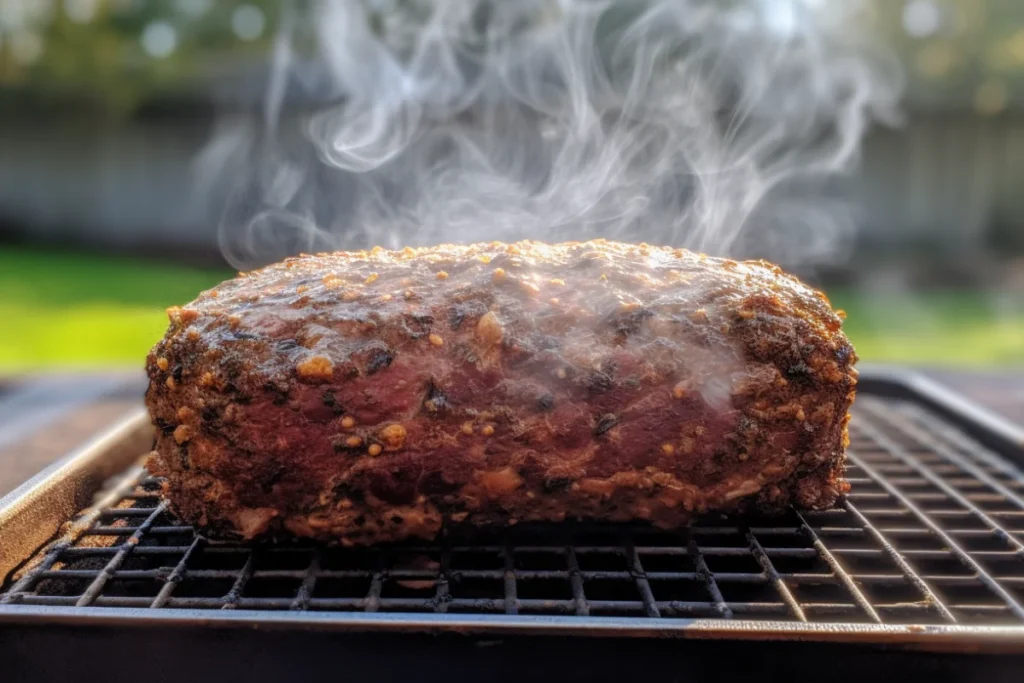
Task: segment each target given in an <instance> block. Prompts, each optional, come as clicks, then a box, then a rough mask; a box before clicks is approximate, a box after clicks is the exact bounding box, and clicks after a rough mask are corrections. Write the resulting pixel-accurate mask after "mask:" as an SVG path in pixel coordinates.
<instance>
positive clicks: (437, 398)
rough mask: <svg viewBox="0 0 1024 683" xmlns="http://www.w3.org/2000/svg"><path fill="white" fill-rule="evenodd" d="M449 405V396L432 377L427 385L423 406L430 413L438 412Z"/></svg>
mask: <svg viewBox="0 0 1024 683" xmlns="http://www.w3.org/2000/svg"><path fill="white" fill-rule="evenodd" d="M448 407H449V406H448V397H447V396H446V395H445V393H444V392H443V391H442V390H441V389H440V388H439V387H438V386H437V385H436V384H434V380H433V379H431V380H430V383H429V384H428V385H427V394H426V396H424V398H423V408H424V409H425V410H426V411H427V412H428V413H436V412H438V411H442V410H445V409H447V408H448Z"/></svg>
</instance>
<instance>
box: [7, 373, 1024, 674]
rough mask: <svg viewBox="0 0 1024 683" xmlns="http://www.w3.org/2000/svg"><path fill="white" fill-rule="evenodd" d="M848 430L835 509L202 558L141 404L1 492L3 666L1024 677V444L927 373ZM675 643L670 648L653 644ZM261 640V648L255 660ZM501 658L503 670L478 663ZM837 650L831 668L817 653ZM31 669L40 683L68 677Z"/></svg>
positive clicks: (877, 387) (881, 382) (870, 390)
mask: <svg viewBox="0 0 1024 683" xmlns="http://www.w3.org/2000/svg"><path fill="white" fill-rule="evenodd" d="M851 437H852V445H851V449H850V464H851V467H850V472H849V476H850V478H851V480H852V481H853V484H854V489H853V492H852V494H851V496H850V497H849V499H848V500H847V501H846V502H845V504H844V505H843V507H841V508H839V509H836V510H831V511H825V512H820V513H802V514H800V513H797V512H790V513H789V514H787V515H786V516H784V517H778V518H772V519H752V518H746V519H724V518H719V519H714V520H705V521H702V522H701V523H700V524H696V525H694V526H693V527H691V528H690V529H688V530H686V531H684V532H680V533H677V534H669V533H667V532H662V531H655V530H652V529H650V528H645V527H620V526H597V525H591V526H562V527H558V528H552V527H540V528H515V529H512V530H509V531H508V532H503V533H499V534H494V533H491V534H486V535H485V534H482V535H480V536H478V537H475V538H447V539H444V540H443V541H441V542H439V543H437V544H430V545H419V546H410V545H404V546H395V547H391V548H387V549H381V550H373V551H351V550H343V549H332V548H323V547H313V546H304V545H294V546H291V545H285V546H274V547H259V546H258V547H255V548H250V547H245V546H231V545H228V546H224V545H218V546H211V545H209V544H207V543H206V542H204V541H203V540H202V539H199V538H198V537H196V536H195V534H194V533H193V532H192V530H191V529H190V528H188V527H185V526H181V525H180V524H179V523H178V522H177V521H176V520H174V519H173V518H172V517H170V516H169V514H168V513H167V512H166V511H165V509H164V508H163V506H162V504H161V503H160V502H159V499H158V497H157V496H156V495H155V494H154V491H155V484H156V482H155V481H154V480H152V479H150V478H148V476H147V475H146V474H145V472H144V471H143V470H142V469H141V466H140V465H139V464H138V461H139V456H140V454H141V453H143V452H145V451H146V450H148V448H149V446H150V442H151V439H152V433H151V428H150V425H149V422H148V418H147V416H146V415H145V413H144V412H143V411H140V412H139V413H137V414H135V415H133V416H131V417H130V418H129V419H127V420H126V421H125V422H124V423H122V424H121V425H119V426H117V427H116V428H115V429H113V430H112V431H111V432H110V433H108V434H107V435H106V436H104V437H102V438H100V439H98V440H96V441H95V442H93V443H92V444H89V445H88V446H86V447H84V448H82V449H81V450H79V451H78V452H76V453H74V454H72V455H70V456H68V457H67V458H66V459H64V460H63V461H61V462H59V463H57V464H55V465H54V466H53V467H51V468H50V469H48V470H47V471H44V472H42V473H40V474H39V475H38V476H37V477H35V478H34V479H33V480H31V481H29V482H26V484H24V485H23V486H22V487H20V488H19V489H18V490H16V491H14V492H13V493H12V494H10V495H9V496H7V497H5V498H3V499H0V577H6V579H7V581H6V583H5V585H4V588H2V589H0V661H4V657H6V655H5V653H4V652H3V650H4V647H3V644H4V642H5V640H4V635H5V633H14V634H17V639H18V640H19V641H22V642H23V644H24V645H25V647H28V648H29V650H31V649H32V648H48V647H60V648H62V649H63V650H64V651H68V648H69V647H71V648H72V649H75V648H79V649H82V656H83V657H85V658H86V659H88V658H89V654H88V650H89V647H93V645H87V643H91V642H92V643H94V645H95V642H94V641H97V639H99V640H98V641H97V642H100V643H103V642H108V641H107V640H104V639H105V638H109V637H110V634H112V633H116V634H117V636H116V639H117V642H119V643H131V644H132V647H134V648H140V649H142V650H144V651H145V650H147V649H149V650H152V649H153V647H154V646H155V645H156V644H158V643H159V644H161V647H160V648H159V652H160V653H162V655H163V656H166V655H167V652H168V643H170V644H171V645H173V647H171V648H170V651H177V650H181V651H183V652H187V653H188V656H206V657H207V658H209V659H210V660H211V661H213V660H215V661H219V662H228V661H234V662H235V663H236V664H237V662H238V661H240V660H239V657H241V658H242V659H244V660H245V661H247V662H251V663H253V662H260V661H261V662H263V664H262V665H260V666H258V667H257V669H258V670H253V671H252V672H251V674H252V676H255V678H256V679H261V678H260V675H268V674H269V672H272V671H275V668H274V667H275V662H277V660H276V659H274V658H273V657H272V656H271V654H270V653H273V652H274V651H275V647H280V646H282V644H283V643H289V645H288V647H290V648H291V649H292V650H294V651H295V652H302V653H303V654H302V657H301V662H302V663H303V664H302V667H303V668H304V670H305V671H308V672H313V673H316V672H319V671H321V669H322V668H323V667H329V666H330V663H329V661H328V660H325V659H324V657H325V656H326V655H327V653H330V652H340V651H344V652H345V655H346V657H347V658H348V661H349V662H350V664H351V665H352V666H357V665H358V664H359V663H360V662H362V663H364V664H366V666H370V667H371V668H370V669H368V671H374V672H376V673H380V672H381V671H384V670H386V669H387V666H384V665H383V664H382V662H381V656H382V654H381V653H383V652H385V651H390V650H387V648H400V649H401V651H402V652H406V653H408V652H413V651H419V649H420V648H426V651H428V652H427V653H426V654H424V653H422V652H421V653H420V654H418V655H415V656H414V657H412V659H414V660H416V659H417V658H418V660H419V661H420V664H419V665H414V664H412V663H409V662H405V663H403V661H402V660H403V659H405V656H404V655H403V657H399V658H398V659H397V660H395V661H393V662H391V663H390V664H389V666H391V667H393V668H394V671H395V673H396V675H397V673H399V672H403V671H406V670H407V669H405V668H403V667H407V666H408V667H412V668H411V669H409V670H412V671H416V672H417V673H418V674H419V675H421V677H422V676H423V675H426V674H424V672H423V670H422V668H421V667H422V665H423V663H425V662H427V661H433V660H434V659H435V658H436V656H437V653H438V652H442V651H444V652H447V651H449V650H450V652H451V656H457V657H459V658H460V664H459V666H458V667H455V668H454V669H450V670H449V671H447V673H445V672H444V671H441V672H440V673H439V676H440V677H442V678H444V679H445V680H452V679H453V678H458V677H459V676H460V675H462V674H466V673H467V672H469V671H471V670H472V671H474V672H477V673H479V671H481V670H483V669H474V668H472V667H475V666H480V667H485V666H490V665H491V664H493V661H494V659H495V657H498V658H499V659H500V658H502V657H514V658H516V659H517V661H516V669H515V674H514V675H513V678H515V679H516V680H519V679H521V678H523V677H527V678H529V677H537V676H544V675H547V674H552V675H553V674H554V673H555V672H559V671H561V674H559V675H562V674H566V675H568V674H571V673H573V672H575V673H579V672H581V671H584V670H588V671H591V672H593V673H595V674H610V672H612V671H614V670H615V667H616V664H615V658H614V657H612V659H611V660H609V659H608V658H609V657H610V656H611V653H613V652H614V653H627V652H634V651H635V652H636V653H637V656H643V657H645V658H647V659H648V660H650V662H651V666H652V667H655V668H657V666H658V665H657V664H656V662H659V661H662V660H664V657H665V656H670V657H669V659H667V660H664V661H665V663H666V666H668V665H670V664H671V663H672V662H678V658H679V657H682V656H685V657H686V658H687V662H688V664H687V666H689V667H691V669H692V671H693V672H697V671H699V670H703V669H701V667H704V666H712V664H713V666H714V667H715V668H713V669H711V670H709V671H714V672H718V673H721V672H722V671H724V670H726V669H729V670H735V671H739V670H740V669H742V668H743V667H745V666H752V665H751V664H750V660H749V659H747V658H740V659H736V658H735V657H730V655H729V654H728V653H729V652H732V651H733V650H734V649H735V648H736V647H742V648H743V652H744V653H751V654H753V653H756V652H762V653H764V656H772V657H776V656H779V655H781V654H783V653H785V652H792V653H793V656H794V657H795V658H798V659H799V662H800V663H799V666H798V667H797V668H800V667H805V668H806V672H807V674H808V675H813V673H814V672H815V671H820V668H819V669H816V668H815V666H817V665H815V664H814V662H816V661H819V659H820V658H825V659H820V667H823V668H827V669H829V670H830V673H829V677H830V678H832V679H834V680H835V679H844V680H845V678H844V676H847V675H849V676H854V675H859V676H860V677H861V678H863V675H867V673H866V672H868V671H869V670H871V669H872V668H873V667H875V666H876V665H877V664H878V663H879V662H880V661H882V660H883V659H884V660H885V661H886V662H888V666H889V671H890V673H894V672H897V671H900V670H901V667H907V671H916V672H922V671H926V670H930V669H929V667H933V666H934V665H935V664H936V662H942V663H943V664H942V668H941V670H939V671H932V677H933V680H935V677H936V676H938V677H939V678H940V679H941V677H942V675H944V673H943V672H945V673H946V674H948V673H950V672H955V671H959V670H960V669H958V668H957V667H958V666H960V667H966V668H963V670H964V671H973V672H975V673H979V672H982V671H984V672H986V675H987V676H988V679H987V680H990V681H991V680H999V677H1000V675H1001V672H1003V671H1006V670H1008V669H1006V668H1005V666H1004V665H1005V664H1006V661H1008V660H1006V659H1005V658H999V657H997V658H996V659H997V660H998V661H999V662H1000V664H999V666H996V668H992V666H994V665H993V664H992V661H990V660H991V658H985V659H984V662H986V663H984V664H983V663H982V659H979V658H978V657H977V655H978V654H982V653H985V654H988V655H1004V656H1005V655H1008V656H1010V659H1013V660H1014V661H1015V666H1016V665H1020V664H1024V659H1017V657H1020V656H1024V543H1022V541H1024V474H1022V472H1021V469H1019V466H1020V465H1022V464H1024V432H1022V431H1021V430H1020V429H1019V428H1017V427H1016V426H1014V425H1012V424H1010V423H1008V422H1007V421H1005V420H1002V419H1000V418H998V417H997V416H994V415H992V414H991V413H988V412H986V411H984V410H982V409H980V408H978V407H976V406H974V405H973V404H971V403H969V402H967V401H965V400H964V399H962V398H960V397H958V396H957V395H955V394H953V393H951V392H949V391H948V390H947V389H945V388H944V387H942V386H940V385H936V384H935V383H933V382H931V381H929V380H927V379H925V378H923V377H920V376H917V375H914V374H907V373H894V372H891V371H880V370H875V369H870V368H869V369H867V370H864V371H862V373H861V383H860V393H859V396H858V401H857V405H856V406H855V414H854V420H853V422H852V423H851ZM115 475H116V476H115ZM111 477H113V478H112V479H111ZM104 482H107V486H106V487H105V488H102V485H103V483H104ZM101 488H102V490H101ZM98 491H99V492H100V493H99V494H97V492H98ZM90 501H93V504H92V505H91V506H89V507H88V508H86V509H85V510H84V511H83V512H81V513H80V514H78V515H77V516H75V511H77V510H81V509H82V508H83V507H85V506H86V505H88V504H89V503H90ZM72 518H73V520H72ZM68 634H74V638H73V639H69V638H67V637H66V636H67V635H68ZM202 634H207V635H202ZM211 634H217V635H215V636H213V635H211ZM269 634H273V635H269ZM552 636H558V638H555V639H553V638H552ZM211 639H212V640H213V641H216V642H217V643H219V645H214V644H213V642H211ZM424 639H425V640H424ZM538 639H539V642H541V643H546V645H539V644H537V641H538ZM665 639H672V642H673V643H675V645H673V646H672V647H671V649H670V650H668V651H665V652H663V651H662V650H660V649H654V650H651V648H652V647H654V648H658V647H659V646H658V644H659V643H660V644H664V643H665ZM8 642H9V641H8ZM261 642H265V643H267V645H268V647H269V646H270V645H274V646H275V647H270V649H269V650H267V651H266V652H263V651H254V650H253V647H254V646H257V647H258V644H259V643H261ZM553 642H554V643H558V645H557V651H558V652H572V653H574V654H573V657H574V658H575V659H576V662H575V664H574V665H573V666H572V667H570V668H569V669H565V670H563V669H560V668H559V667H550V666H549V667H547V668H541V669H539V670H537V671H535V672H532V673H529V672H528V669H529V667H528V666H527V663H526V662H525V661H523V660H521V659H519V657H527V658H529V655H527V654H526V652H527V651H534V650H531V648H538V647H539V648H541V649H540V650H535V651H536V652H541V651H545V650H544V648H550V647H552V646H551V645H550V644H551V643H553ZM808 642H814V643H817V645H815V646H814V648H808V647H807V643H808ZM495 643H500V644H501V647H498V648H496V649H495V650H494V652H493V654H494V656H489V655H488V656H484V655H483V654H481V653H482V652H483V650H480V647H481V644H485V645H486V644H495ZM531 643H532V644H531ZM601 643H605V645H601ZM697 643H699V645H698V644H697ZM613 644H614V645H613ZM661 647H663V645H662V646H661ZM695 647H696V648H697V649H696V650H695V649H694V648H695ZM338 648H341V650H339V649H338ZM382 648H383V649H382ZM467 648H469V649H468V650H467ZM523 648H525V649H523ZM607 648H611V649H607ZM723 648H725V649H723ZM729 648H732V649H729ZM766 648H767V649H766ZM793 648H796V649H793ZM22 649H24V648H22ZM25 651H28V650H25ZM204 652H205V653H206V654H205V655H204V654H202V653H204ZM812 652H813V656H808V654H809V653H812ZM921 652H930V653H936V655H934V656H929V657H927V658H923V657H921V656H920V654H919V653H921ZM231 653H234V654H231ZM243 653H245V654H243ZM375 653H376V654H375ZM516 653H519V654H516ZM937 653H942V654H941V655H938V654H937ZM968 653H970V654H973V655H975V656H969V657H966V658H964V657H965V655H967V654H968ZM840 655H841V656H844V657H846V658H847V659H846V661H847V663H848V666H844V667H842V670H841V671H839V670H835V669H836V667H835V665H834V662H831V661H829V659H828V658H832V657H835V656H840ZM908 656H910V658H909V659H908V658H907V657H908ZM936 656H937V657H938V658H937V659H936V658H935V657H936ZM267 657H270V659H269V660H268V659H267ZM581 657H582V658H583V660H585V662H584V661H583V660H581V659H580V658H581ZM386 658H387V657H385V659H386ZM21 661H23V662H24V663H25V665H26V666H30V667H31V669H26V671H29V670H31V671H32V673H33V675H35V676H38V675H40V673H41V671H42V670H41V669H40V668H39V667H40V666H42V667H43V669H45V668H46V667H47V666H49V667H50V669H52V670H53V671H55V672H56V671H58V669H54V668H53V667H55V666H59V665H57V664H55V663H53V662H49V663H47V662H44V661H41V660H40V659H39V658H34V659H32V660H28V659H23V660H21ZM794 661H796V660H794ZM374 662H375V663H374ZM857 662H861V663H862V664H861V665H862V666H863V667H865V668H864V670H863V672H862V673H861V674H857V672H858V671H859V669H858V666H860V665H858V664H857ZM958 662H959V664H958ZM292 666H293V668H291V669H288V671H289V672H290V673H294V672H295V671H296V669H294V666H295V663H294V662H292ZM673 666H674V665H673ZM787 666H788V668H786V669H785V671H786V676H789V677H791V676H792V675H794V674H795V673H796V669H794V668H793V666H794V663H793V662H789V663H788V664H787ZM382 667H383V668H382ZM524 667H525V668H524ZM694 667H695V668H694ZM986 667H988V668H986ZM147 669H149V667H147ZM171 670H173V669H168V671H171ZM59 671H61V672H63V673H67V671H66V670H63V669H59ZM97 671H103V672H104V676H105V677H110V675H111V671H110V670H109V669H97ZM203 671H204V672H205V673H207V674H211V672H215V671H216V669H211V668H206V669H204V670H203ZM780 671H781V670H780ZM754 672H756V673H757V675H758V676H759V678H765V677H766V676H768V677H769V678H770V674H769V673H768V672H766V671H763V670H762V667H756V668H754V669H752V670H751V673H754ZM155 673H156V672H153V671H152V670H150V673H149V674H148V676H149V677H150V678H152V676H153V675H154V674H155ZM193 673H195V672H193ZM236 673H237V672H236ZM509 674H510V675H511V670H510V672H509ZM55 675H58V674H55ZM375 675H376V674H375ZM126 676H127V674H126ZM488 676H489V677H490V678H498V679H501V678H502V677H504V676H505V673H501V672H496V671H494V670H493V669H491V670H490V673H489V674H488ZM233 677H234V676H231V678H233ZM426 677H427V678H431V677H433V676H432V674H431V675H427V676H426ZM570 677H571V676H570ZM112 680H113V679H112ZM133 680H137V679H133ZM147 680H148V679H147ZM1007 680H1011V679H1007Z"/></svg>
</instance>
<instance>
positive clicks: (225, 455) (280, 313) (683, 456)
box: [147, 240, 856, 543]
mask: <svg viewBox="0 0 1024 683" xmlns="http://www.w3.org/2000/svg"><path fill="white" fill-rule="evenodd" d="M168 314H169V317H170V327H169V329H168V332H167V335H166V336H165V338H164V339H163V340H162V341H160V342H159V343H158V344H157V345H156V346H155V347H154V348H153V350H152V352H151V353H150V355H149V358H148V367H147V369H148V373H149V377H150V380H151V383H150V388H149V391H148V393H147V404H148V406H149V408H150V411H151V413H152V416H153V420H154V424H155V425H156V426H157V427H158V436H157V446H156V451H155V452H154V454H153V456H152V457H151V458H150V467H151V469H152V470H153V471H154V472H155V473H157V474H160V475H163V476H165V477H167V478H168V481H167V484H166V488H165V491H166V495H167V496H168V498H169V500H170V502H171V505H172V507H173V508H174V510H175V511H176V512H177V513H178V514H179V515H180V516H181V517H183V518H184V519H185V520H187V521H189V522H191V523H193V524H196V525H198V526H200V527H202V528H203V529H205V530H207V532H208V533H211V534H213V535H236V536H242V537H245V538H252V537H255V536H260V535H264V534H270V535H285V534H290V535H298V536H308V537H316V538H325V539H334V540H341V541H344V542H356V543H361V542H376V541H384V540H396V539H401V538H405V537H409V536H421V537H431V536H433V535H435V534H436V533H437V532H438V531H439V529H440V528H441V526H442V525H443V524H444V523H446V522H462V521H467V522H471V523H478V524H514V523H516V522H517V521H529V520H560V519H564V518H565V517H566V516H568V517H586V518H595V519H604V520H634V519H646V520H651V521H653V522H654V523H656V524H661V525H665V526H671V525H678V524H684V523H685V522H686V521H687V520H688V519H690V518H691V517H692V515H694V514H696V513H701V512H706V511H719V510H721V511H730V510H739V509H746V508H750V507H756V508H758V509H766V510H774V509H778V508H780V507H782V506H785V505H788V504H796V505H799V506H802V507H808V508H821V507H827V506H830V505H832V504H833V503H834V502H835V500H836V498H837V496H839V495H840V494H841V493H842V492H843V491H844V490H845V487H846V484H845V482H844V481H843V480H842V471H843V451H844V447H845V445H846V422H847V420H848V416H847V411H848V408H849V406H850V403H851V402H852V400H853V395H854V386H855V384H856V371H855V370H854V369H853V363H854V362H855V360H856V356H855V354H854V351H853V348H852V347H851V345H850V343H849V341H848V340H847V338H846V337H845V336H844V335H843V333H842V331H841V320H840V317H839V315H837V314H836V312H834V311H833V310H832V308H831V307H830V305H829V303H828V301H827V299H826V298H825V296H824V295H823V294H821V293H819V292H816V291H814V290H813V289H811V288H809V287H807V286H805V285H803V284H801V283H800V282H799V281H798V280H796V279H795V278H793V277H791V276H789V275H786V274H784V273H783V272H782V271H781V270H780V269H779V268H778V267H776V266H773V265H771V264H768V263H765V262H742V263H738V262H734V261H729V260H722V259H716V258H710V257H706V256H703V255H698V254H695V253H692V252H689V251H687V250H684V249H670V248H661V247H653V246H648V245H643V244H641V245H631V244H622V243H617V242H610V241H604V240H598V241H593V242H585V243H567V244H557V245H548V244H543V243H539V242H522V243H517V244H509V245H506V244H500V243H489V244H477V245H469V246H456V245H444V246H438V247H430V248H420V249H412V248H406V249H403V250H401V251H389V250H385V249H381V248H375V249H373V250H371V251H360V252H339V253H332V254H320V255H316V256H302V257H299V258H292V259H288V260H286V261H284V262H282V263H279V264H276V265H272V266H269V267H267V268H264V269H262V270H259V271H255V272H252V273H246V274H241V275H239V276H238V277H237V278H235V279H233V280H231V281H228V282H225V283H223V284H222V285H220V286H219V287H217V288H216V289H213V290H210V291H207V292H204V293H203V294H202V295H200V296H199V298H198V299H196V301H194V302H192V303H191V304H188V305H187V306H185V307H182V308H172V309H170V310H169V311H168Z"/></svg>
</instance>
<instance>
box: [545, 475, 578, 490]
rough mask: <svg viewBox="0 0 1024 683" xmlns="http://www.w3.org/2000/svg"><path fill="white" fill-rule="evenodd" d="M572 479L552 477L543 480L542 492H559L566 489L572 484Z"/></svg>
mask: <svg viewBox="0 0 1024 683" xmlns="http://www.w3.org/2000/svg"><path fill="white" fill-rule="evenodd" d="M572 483H573V480H572V478H571V477H552V478H551V479H545V480H544V493H559V492H561V491H568V490H569V487H570V486H572Z"/></svg>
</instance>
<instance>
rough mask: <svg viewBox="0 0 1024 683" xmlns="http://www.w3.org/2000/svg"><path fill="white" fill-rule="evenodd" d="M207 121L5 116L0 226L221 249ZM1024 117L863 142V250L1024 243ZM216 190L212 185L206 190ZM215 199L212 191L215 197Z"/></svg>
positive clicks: (74, 238) (79, 238)
mask: <svg viewBox="0 0 1024 683" xmlns="http://www.w3.org/2000/svg"><path fill="white" fill-rule="evenodd" d="M207 135H208V129H207V126H206V124H205V123H204V122H203V121H201V120H198V119H195V118H190V117H183V118H182V119H181V120H180V121H177V122H174V121H167V120H160V121H159V122H148V123H141V122H135V123H130V124H120V125H116V126H114V125H110V126H107V127H102V126H100V127H96V126H95V124H93V125H86V124H82V125H80V126H76V125H71V124H67V123H54V124H53V125H50V126H40V125H38V124H35V123H32V122H20V123H19V122H16V121H15V122H5V123H4V125H2V126H0V225H2V226H3V227H0V230H4V231H8V232H17V233H21V234H23V235H25V236H27V237H29V238H32V239H36V240H42V241H48V242H57V241H59V242H73V243H88V244H91V245H96V246H100V247H109V248H119V249H139V250H146V251H152V250H158V249H171V250H177V251H185V252H192V253H196V254H204V253H207V254H210V255H214V254H216V251H217V239H216V225H217V222H218V215H217V213H218V211H217V205H218V203H219V202H218V197H217V192H223V191H226V190H227V188H228V187H229V186H230V179H223V180H224V181H225V183H224V188H222V189H215V190H214V193H213V197H212V200H213V201H203V197H202V195H201V193H198V192H197V188H196V187H195V185H194V173H193V164H194V159H195V156H196V154H197V153H198V151H199V149H200V148H201V147H202V145H203V143H204V142H205V140H206V137H207ZM1021 178H1024V118H1019V117H1017V116H1013V115H1006V116H1004V117H996V118H981V117H971V116H964V115H941V116H935V117H931V118H917V119H915V120H913V121H911V122H909V123H908V124H907V125H906V126H905V127H904V128H902V129H899V130H876V131H875V132H873V133H872V134H871V135H869V137H868V139H867V140H866V141H865V147H864V154H863V160H862V164H861V168H860V171H859V173H858V174H857V176H856V178H855V181H854V182H853V183H850V184H849V185H847V186H846V187H847V192H848V193H849V199H851V200H852V201H853V202H855V203H856V204H857V205H858V207H859V215H860V230H859V233H858V239H859V241H860V244H861V246H862V247H869V248H874V249H883V250H908V249H923V250H927V251H928V252H932V253H940V254H941V253H946V254H951V255H963V254H981V253H987V252H996V253H997V254H1005V253H1021V252H1024V191H1022V190H1021V188H1020V179H1021ZM204 189H205V190H209V189H210V188H204ZM208 199H209V198H208Z"/></svg>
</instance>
